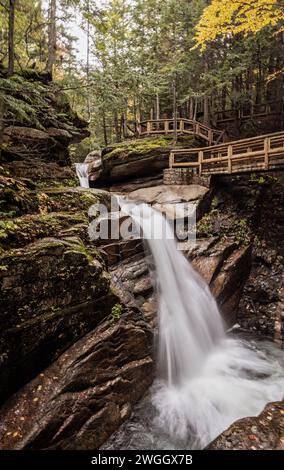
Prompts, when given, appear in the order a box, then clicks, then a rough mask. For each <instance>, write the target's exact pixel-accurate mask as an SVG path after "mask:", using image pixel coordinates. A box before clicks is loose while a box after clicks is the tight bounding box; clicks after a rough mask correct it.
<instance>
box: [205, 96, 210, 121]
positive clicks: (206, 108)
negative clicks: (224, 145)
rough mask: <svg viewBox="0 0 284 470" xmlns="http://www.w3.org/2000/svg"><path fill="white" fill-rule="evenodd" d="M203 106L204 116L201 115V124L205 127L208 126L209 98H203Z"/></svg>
mask: <svg viewBox="0 0 284 470" xmlns="http://www.w3.org/2000/svg"><path fill="white" fill-rule="evenodd" d="M203 106H204V108H203V109H204V115H203V124H205V125H206V126H209V125H210V111H209V109H210V106H209V98H208V96H205V98H204V101H203Z"/></svg>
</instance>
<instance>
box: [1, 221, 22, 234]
mask: <svg viewBox="0 0 284 470" xmlns="http://www.w3.org/2000/svg"><path fill="white" fill-rule="evenodd" d="M17 228H18V226H17V225H16V224H15V223H14V222H12V221H11V220H6V221H4V220H0V238H7V237H8V236H9V233H11V232H13V231H14V230H16V229H17Z"/></svg>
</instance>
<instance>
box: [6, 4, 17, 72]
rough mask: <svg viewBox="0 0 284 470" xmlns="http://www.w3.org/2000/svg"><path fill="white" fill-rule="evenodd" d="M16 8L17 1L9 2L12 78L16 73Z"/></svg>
mask: <svg viewBox="0 0 284 470" xmlns="http://www.w3.org/2000/svg"><path fill="white" fill-rule="evenodd" d="M15 8H16V0H9V33H8V56H9V59H8V75H9V76H11V75H13V73H14V67H15V42H14V33H15Z"/></svg>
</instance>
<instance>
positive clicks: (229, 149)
mask: <svg viewBox="0 0 284 470" xmlns="http://www.w3.org/2000/svg"><path fill="white" fill-rule="evenodd" d="M232 155H233V146H232V145H228V173H232Z"/></svg>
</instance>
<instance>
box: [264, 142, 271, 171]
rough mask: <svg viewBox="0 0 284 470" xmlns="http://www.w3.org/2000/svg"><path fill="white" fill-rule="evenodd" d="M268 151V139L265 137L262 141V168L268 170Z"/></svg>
mask: <svg viewBox="0 0 284 470" xmlns="http://www.w3.org/2000/svg"><path fill="white" fill-rule="evenodd" d="M269 150H270V139H269V137H266V138H265V139H264V168H265V170H268V167H269Z"/></svg>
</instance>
